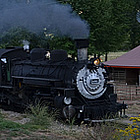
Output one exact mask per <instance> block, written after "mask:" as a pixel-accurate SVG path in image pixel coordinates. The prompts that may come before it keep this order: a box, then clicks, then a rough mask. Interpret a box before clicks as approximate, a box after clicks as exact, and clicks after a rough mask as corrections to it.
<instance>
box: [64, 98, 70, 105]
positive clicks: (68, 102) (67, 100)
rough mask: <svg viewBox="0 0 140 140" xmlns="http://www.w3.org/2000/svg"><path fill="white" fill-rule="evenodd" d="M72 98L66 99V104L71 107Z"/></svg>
mask: <svg viewBox="0 0 140 140" xmlns="http://www.w3.org/2000/svg"><path fill="white" fill-rule="evenodd" d="M71 101H72V100H71V98H70V97H65V98H64V103H65V104H66V105H69V104H71Z"/></svg>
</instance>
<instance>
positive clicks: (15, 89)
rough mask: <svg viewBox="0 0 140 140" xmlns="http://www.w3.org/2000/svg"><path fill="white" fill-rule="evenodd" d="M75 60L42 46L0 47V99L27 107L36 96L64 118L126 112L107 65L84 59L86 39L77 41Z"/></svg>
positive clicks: (103, 117)
mask: <svg viewBox="0 0 140 140" xmlns="http://www.w3.org/2000/svg"><path fill="white" fill-rule="evenodd" d="M76 46H77V50H78V52H77V53H78V57H77V60H74V59H72V58H69V57H68V55H67V52H66V51H64V50H53V51H51V53H50V58H47V57H46V51H45V50H44V49H43V48H34V49H32V50H31V51H30V53H27V52H25V51H24V50H23V49H22V48H20V47H14V48H9V49H1V50H0V101H1V102H2V103H7V104H11V105H12V104H14V105H17V106H20V107H27V106H28V105H29V104H30V103H33V102H35V101H36V100H37V99H38V100H41V101H43V102H45V103H46V104H47V105H49V107H50V108H52V109H58V110H60V112H61V116H62V117H63V118H73V117H75V118H76V119H79V120H92V121H93V120H100V119H105V118H106V117H107V118H108V117H113V116H115V115H116V114H117V115H118V114H119V112H120V113H121V114H122V112H123V110H124V111H125V109H126V105H125V104H121V103H118V102H117V95H116V94H114V92H113V91H114V90H113V85H112V84H109V83H108V73H107V70H106V67H105V66H104V65H103V64H102V63H99V62H100V59H98V58H94V59H91V60H87V47H88V43H87V41H86V40H76Z"/></svg>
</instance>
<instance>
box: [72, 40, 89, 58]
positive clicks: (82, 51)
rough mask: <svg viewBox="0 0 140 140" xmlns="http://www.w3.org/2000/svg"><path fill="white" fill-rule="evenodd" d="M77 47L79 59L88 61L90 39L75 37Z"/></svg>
mask: <svg viewBox="0 0 140 140" xmlns="http://www.w3.org/2000/svg"><path fill="white" fill-rule="evenodd" d="M75 44H76V47H77V60H78V61H87V48H88V46H89V41H88V39H75Z"/></svg>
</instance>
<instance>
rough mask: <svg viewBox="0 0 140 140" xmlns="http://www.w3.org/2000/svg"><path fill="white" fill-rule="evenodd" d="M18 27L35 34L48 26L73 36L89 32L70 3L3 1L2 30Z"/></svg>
mask: <svg viewBox="0 0 140 140" xmlns="http://www.w3.org/2000/svg"><path fill="white" fill-rule="evenodd" d="M15 27H24V28H26V29H28V30H29V31H31V32H34V33H39V32H41V31H43V29H45V28H46V29H47V30H49V31H51V32H53V33H55V34H57V35H66V36H69V37H71V38H73V39H75V38H87V37H88V35H89V28H88V24H87V23H86V22H85V21H84V20H81V18H80V17H79V16H78V15H77V14H76V13H73V12H72V8H71V7H70V5H62V4H60V3H58V2H57V1H55V0H0V33H2V32H4V31H6V30H8V29H10V28H15Z"/></svg>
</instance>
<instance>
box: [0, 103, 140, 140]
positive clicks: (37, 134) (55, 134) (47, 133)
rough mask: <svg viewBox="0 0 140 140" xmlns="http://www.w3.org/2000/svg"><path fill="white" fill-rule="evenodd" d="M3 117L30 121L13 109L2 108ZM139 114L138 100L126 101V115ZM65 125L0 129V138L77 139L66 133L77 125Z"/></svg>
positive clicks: (57, 123) (54, 124)
mask: <svg viewBox="0 0 140 140" xmlns="http://www.w3.org/2000/svg"><path fill="white" fill-rule="evenodd" d="M2 114H4V116H5V118H6V119H8V120H11V121H14V122H17V123H20V124H25V123H27V122H29V121H30V119H29V118H27V116H26V115H25V114H20V113H17V112H13V111H4V110H2ZM139 114H140V102H139V101H138V102H137V103H133V104H132V103H128V109H127V110H126V115H128V117H131V116H138V115H139ZM123 121H124V122H126V123H128V119H124V120H123ZM70 127H71V126H65V125H64V124H61V123H59V122H54V123H53V124H52V126H51V127H50V128H49V129H47V130H36V131H34V132H33V131H28V130H27V131H26V130H3V131H0V140H78V138H77V137H75V136H73V135H72V134H71V135H68V133H72V132H74V131H75V132H76V131H79V132H80V131H81V130H80V128H79V127H78V126H73V128H70Z"/></svg>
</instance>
